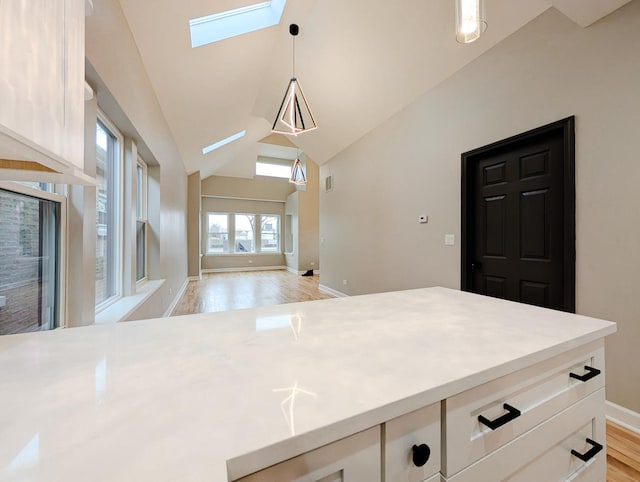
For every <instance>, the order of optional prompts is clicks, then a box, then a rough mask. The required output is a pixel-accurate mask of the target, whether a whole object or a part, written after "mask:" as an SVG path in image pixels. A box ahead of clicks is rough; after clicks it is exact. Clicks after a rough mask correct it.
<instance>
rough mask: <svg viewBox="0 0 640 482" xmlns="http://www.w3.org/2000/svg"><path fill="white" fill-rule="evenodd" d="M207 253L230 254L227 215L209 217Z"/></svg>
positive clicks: (211, 215)
mask: <svg viewBox="0 0 640 482" xmlns="http://www.w3.org/2000/svg"><path fill="white" fill-rule="evenodd" d="M207 219H208V223H207V226H208V227H207V253H209V254H216V253H228V252H229V219H228V216H227V215H226V214H212V213H209V214H208V215H207Z"/></svg>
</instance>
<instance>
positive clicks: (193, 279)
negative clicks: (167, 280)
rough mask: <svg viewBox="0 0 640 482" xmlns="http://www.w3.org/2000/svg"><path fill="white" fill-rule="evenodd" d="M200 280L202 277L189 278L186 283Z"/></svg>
mask: <svg viewBox="0 0 640 482" xmlns="http://www.w3.org/2000/svg"><path fill="white" fill-rule="evenodd" d="M201 279H202V277H200V276H189V277H188V278H187V281H200V280H201Z"/></svg>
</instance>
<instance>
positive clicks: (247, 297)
mask: <svg viewBox="0 0 640 482" xmlns="http://www.w3.org/2000/svg"><path fill="white" fill-rule="evenodd" d="M318 284H319V276H318V275H315V276H299V275H295V274H292V273H289V272H288V271H285V270H276V271H251V272H235V273H210V274H205V275H203V276H202V280H200V281H189V284H188V286H187V289H186V290H185V293H184V295H183V296H182V298H181V299H180V301H179V302H178V304H177V305H176V307H175V309H174V310H173V313H172V316H177V315H187V314H192V313H210V312H213V311H227V310H237V309H241V308H255V307H259V306H267V305H279V304H285V303H296V302H298V301H312V300H323V299H326V298H332V296H331V295H327V294H325V293H322V292H321V291H320V290H319V289H318Z"/></svg>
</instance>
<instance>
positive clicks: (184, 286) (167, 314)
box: [162, 278, 189, 318]
mask: <svg viewBox="0 0 640 482" xmlns="http://www.w3.org/2000/svg"><path fill="white" fill-rule="evenodd" d="M188 284H189V278H187V279H186V280H184V283H182V286H181V287H180V290H178V293H176V296H175V298H173V301H172V302H171V304H170V305H169V308H167V311H165V312H164V315H162V317H163V318H168V317H170V316H171V313H173V310H175V309H176V306H178V302H179V301H180V298H182V295H183V294H184V292H185V290H186V289H187V285H188Z"/></svg>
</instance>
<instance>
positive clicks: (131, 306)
mask: <svg viewBox="0 0 640 482" xmlns="http://www.w3.org/2000/svg"><path fill="white" fill-rule="evenodd" d="M164 282H165V280H163V279H159V280H151V281H146V282H144V283H140V284H139V285H137V286H136V293H135V294H133V295H131V296H125V297H123V298H120V299H119V300H118V301H116V302H114V303H113V304H111V305H109V306H108V307H107V308H105V309H104V310H102V311H101V312H100V313H96V324H102V323H117V322H118V321H122V320H125V319H127V317H128V316H129V315H131V314H132V313H133V312H134V311H135V310H137V309H138V308H139V307H140V306H141V305H142V304H143V303H144V302H145V301H146V300H148V299H149V297H150V296H151V295H153V294H154V293H155V292H156V291H158V290H159V289H160V287H161V286H162V285H163V284H164Z"/></svg>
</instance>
